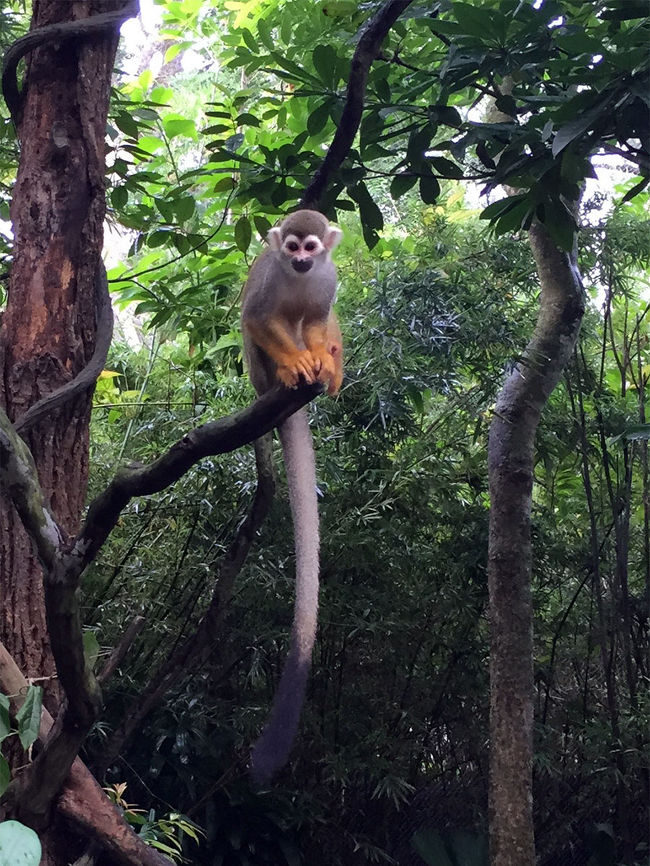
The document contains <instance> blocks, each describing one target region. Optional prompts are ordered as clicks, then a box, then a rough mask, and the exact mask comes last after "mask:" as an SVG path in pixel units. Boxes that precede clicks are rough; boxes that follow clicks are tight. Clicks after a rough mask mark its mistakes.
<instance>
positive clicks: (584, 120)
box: [553, 99, 609, 156]
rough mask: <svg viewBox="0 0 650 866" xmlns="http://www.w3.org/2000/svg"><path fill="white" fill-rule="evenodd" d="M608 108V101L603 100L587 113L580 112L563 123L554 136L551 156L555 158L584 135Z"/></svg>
mask: <svg viewBox="0 0 650 866" xmlns="http://www.w3.org/2000/svg"><path fill="white" fill-rule="evenodd" d="M608 107H609V100H608V99H606V100H603V101H601V102H599V103H598V104H597V105H595V106H594V107H593V108H591V109H590V110H589V111H583V112H581V113H580V114H579V115H578V117H576V118H575V119H574V120H570V121H569V123H565V124H564V126H561V127H560V129H558V131H557V132H556V134H555V138H554V139H553V156H557V155H558V154H559V153H561V151H563V150H564V148H565V147H566V146H567V145H569V144H571V142H572V141H575V139H576V138H579V137H580V136H581V135H584V133H585V132H587V130H588V129H591V127H592V126H593V125H594V123H596V122H597V121H598V119H599V118H600V117H601V116H602V115H603V114H604V113H605V111H606V110H607V109H608Z"/></svg>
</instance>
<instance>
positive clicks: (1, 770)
mask: <svg viewBox="0 0 650 866" xmlns="http://www.w3.org/2000/svg"><path fill="white" fill-rule="evenodd" d="M9 782H11V770H10V769H9V762H8V761H7V759H6V758H5V756H4V755H0V797H2V795H3V794H4V792H5V791H6V790H7V788H8V787H9Z"/></svg>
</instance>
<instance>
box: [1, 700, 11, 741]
mask: <svg viewBox="0 0 650 866" xmlns="http://www.w3.org/2000/svg"><path fill="white" fill-rule="evenodd" d="M9 706H10V701H9V698H8V697H7V695H2V694H0V740H4V738H5V737H7V736H8V735H9V734H10V733H11V718H10V716H9Z"/></svg>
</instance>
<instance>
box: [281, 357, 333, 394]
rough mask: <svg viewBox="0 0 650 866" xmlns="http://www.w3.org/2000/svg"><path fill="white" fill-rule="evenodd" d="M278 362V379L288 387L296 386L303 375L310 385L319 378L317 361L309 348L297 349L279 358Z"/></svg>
mask: <svg viewBox="0 0 650 866" xmlns="http://www.w3.org/2000/svg"><path fill="white" fill-rule="evenodd" d="M276 363H277V376H278V379H279V380H280V382H282V384H283V385H284V386H285V387H287V388H295V387H296V385H297V384H298V382H299V381H300V377H301V376H302V377H303V378H304V380H305V382H306V383H307V384H308V385H313V384H314V382H315V381H316V380H317V375H316V368H317V362H316V359H315V358H314V356H313V355H312V353H311V352H310V351H309V350H308V349H296V351H295V352H292V353H291V354H287V355H283V356H282V358H280V359H277V360H276ZM319 381H323V380H322V379H319Z"/></svg>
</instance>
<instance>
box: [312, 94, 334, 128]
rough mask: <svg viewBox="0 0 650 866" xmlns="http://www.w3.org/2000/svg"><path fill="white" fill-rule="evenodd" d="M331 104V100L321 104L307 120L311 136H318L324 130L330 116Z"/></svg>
mask: <svg viewBox="0 0 650 866" xmlns="http://www.w3.org/2000/svg"><path fill="white" fill-rule="evenodd" d="M330 104H331V103H330V100H329V99H328V100H326V101H325V102H321V104H320V105H319V106H317V108H315V109H314V110H313V111H312V113H311V114H310V115H309V117H308V118H307V132H308V133H309V134H310V135H317V134H318V133H319V132H320V131H321V130H322V129H324V127H325V124H326V123H327V121H328V119H329V116H330Z"/></svg>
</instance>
